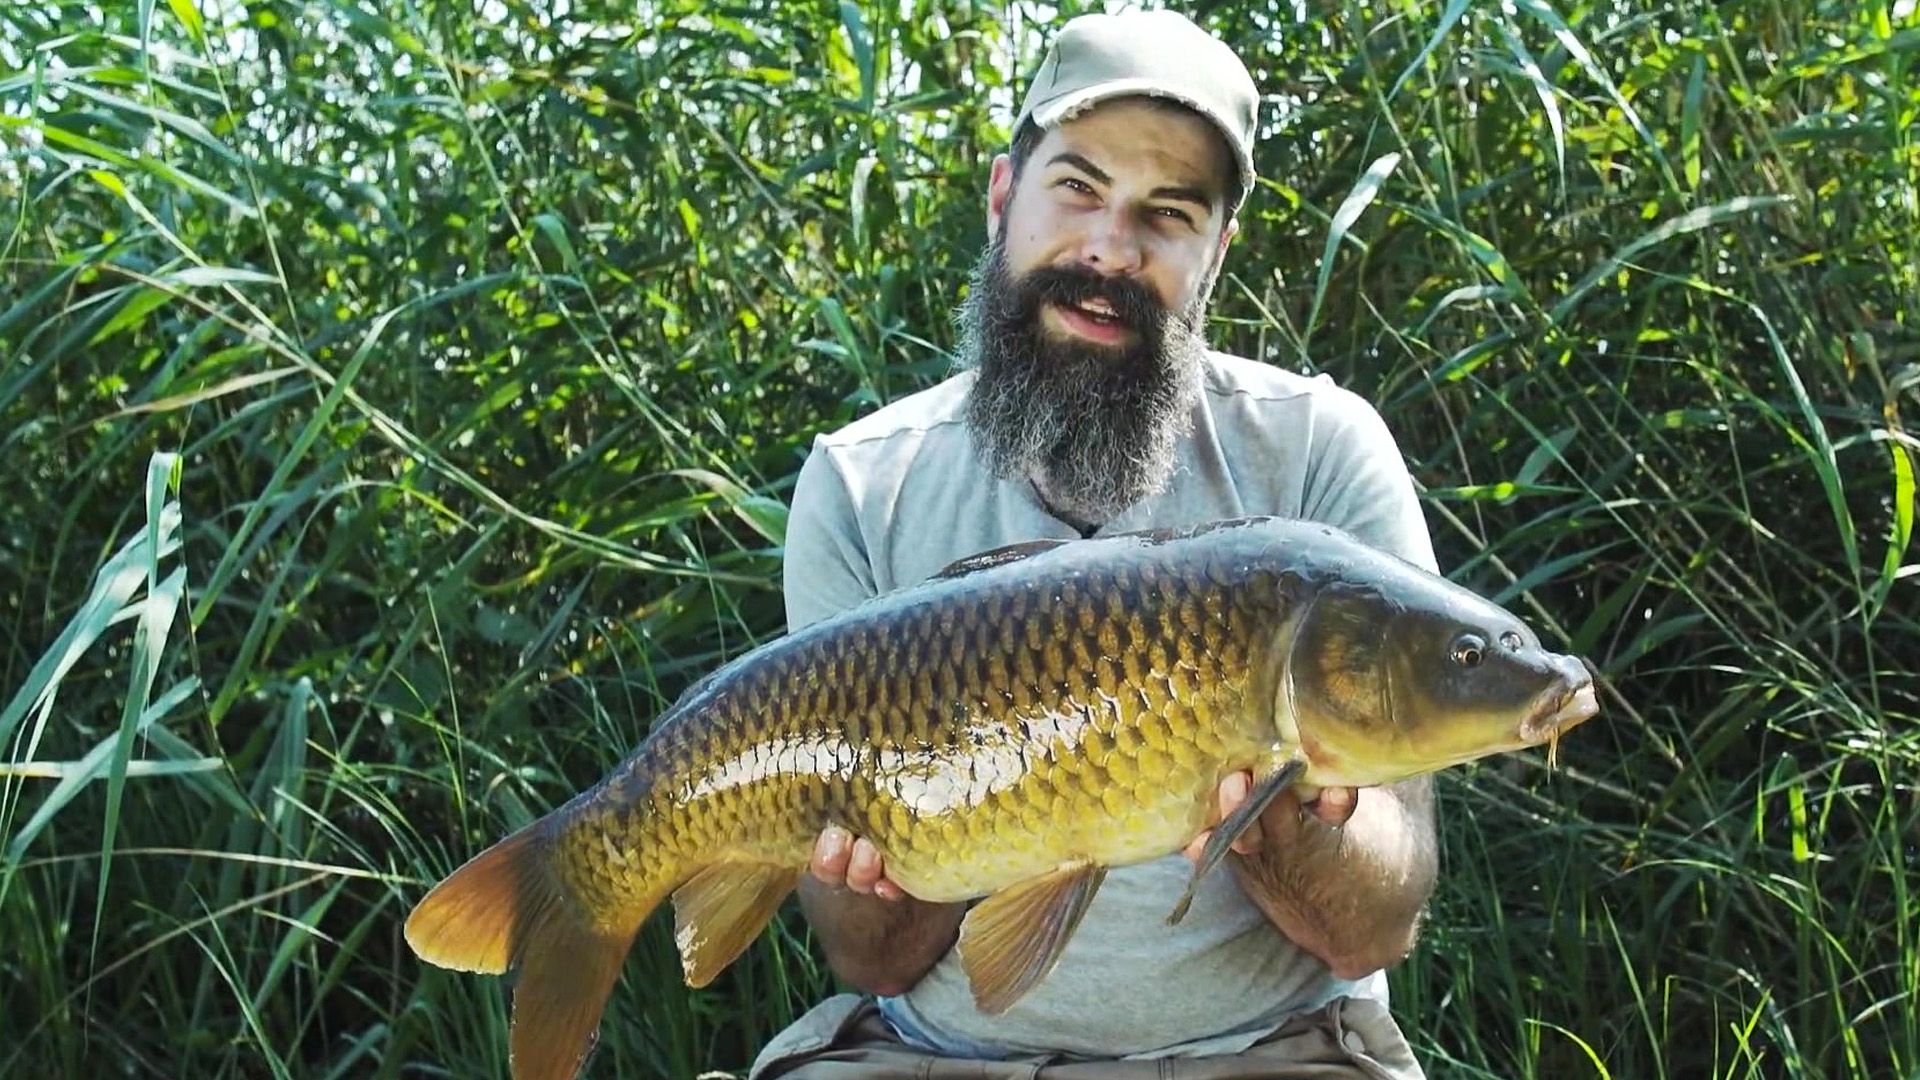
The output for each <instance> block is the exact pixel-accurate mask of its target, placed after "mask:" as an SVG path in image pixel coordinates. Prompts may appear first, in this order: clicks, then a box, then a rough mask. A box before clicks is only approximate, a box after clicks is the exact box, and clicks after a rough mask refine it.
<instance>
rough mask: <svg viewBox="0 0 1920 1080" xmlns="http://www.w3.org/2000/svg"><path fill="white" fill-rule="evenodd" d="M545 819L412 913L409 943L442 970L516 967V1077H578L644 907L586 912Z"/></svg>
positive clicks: (453, 878) (472, 864)
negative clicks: (616, 922)
mask: <svg viewBox="0 0 1920 1080" xmlns="http://www.w3.org/2000/svg"><path fill="white" fill-rule="evenodd" d="M545 820H546V819H542V821H540V822H536V823H534V824H533V825H530V826H528V827H526V828H524V829H522V830H520V831H519V832H517V833H515V834H513V835H512V836H509V837H507V838H506V839H504V840H502V841H500V842H499V843H497V844H495V845H493V846H492V847H490V848H488V849H487V850H485V851H483V852H481V853H480V854H478V855H476V856H474V857H473V858H472V859H470V860H468V862H467V863H466V864H465V865H464V866H462V867H460V869H458V870H455V871H454V872H453V873H452V874H450V875H448V877H447V879H446V880H445V881H442V882H441V883H440V884H438V885H436V886H434V888H433V890H432V891H430V892H429V893H427V895H426V897H425V898H424V899H422V900H421V901H420V903H419V904H417V905H415V907H414V909H413V911H412V913H411V914H409V915H408V916H407V924H406V936H407V944H408V945H410V946H412V948H413V951H414V952H415V953H417V954H418V955H419V956H420V958H421V959H423V960H425V961H427V962H428V963H431V964H435V965H438V966H440V967H446V968H453V969H455V970H458V971H476V972H482V973H486V974H501V973H504V972H509V971H511V972H512V973H513V1030H512V1034H511V1036H510V1039H509V1046H510V1051H511V1055H512V1064H513V1075H514V1078H515V1080H571V1078H572V1077H574V1076H576V1075H578V1073H579V1071H580V1067H581V1065H583V1064H584V1063H585V1062H586V1059H587V1055H588V1054H589V1053H590V1052H591V1051H592V1050H593V1045H594V1043H595V1041H596V1039H597V1033H598V1029H599V1026H600V1014H601V1012H602V1011H604V1010H605V1008H606V1005H607V996H608V995H609V994H610V993H612V991H613V984H614V981H615V980H616V979H618V978H619V976H620V967H621V965H622V964H623V963H624V962H625V961H626V958H627V951H628V949H629V948H631V947H632V945H633V937H634V932H635V931H636V930H638V929H639V926H640V921H641V919H643V918H644V917H645V912H641V913H639V915H637V916H636V917H634V918H632V920H631V923H630V925H627V926H624V927H608V926H600V925H595V924H593V923H591V922H589V921H588V920H587V919H585V918H583V917H582V915H581V912H580V910H579V908H578V907H577V906H576V905H575V904H574V903H573V901H572V900H571V899H570V898H569V897H567V896H566V895H565V894H564V893H563V892H562V891H561V890H562V887H561V885H560V883H559V882H558V880H557V879H556V878H555V877H554V875H553V873H552V870H551V867H550V866H549V863H548V851H549V848H548V842H547V835H548V834H547V830H546V829H545V828H543V825H544V823H545Z"/></svg>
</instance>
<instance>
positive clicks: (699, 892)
mask: <svg viewBox="0 0 1920 1080" xmlns="http://www.w3.org/2000/svg"><path fill="white" fill-rule="evenodd" d="M799 880H800V871H799V870H798V869H797V868H795V867H791V866H774V865H771V864H749V863H737V862H735V863H715V864H714V865H712V866H709V867H707V868H706V869H705V870H702V871H700V872H699V873H697V874H695V875H694V876H693V877H692V878H690V879H688V881H687V883H686V884H685V885H682V886H680V888H679V890H678V891H676V892H675V893H674V894H673V939H674V941H675V942H677V943H678V944H679V946H680V965H681V967H682V969H683V970H685V972H686V976H687V985H688V986H691V987H694V988H696V989H698V988H699V987H702V986H705V985H707V984H708V983H710V982H712V981H713V979H714V976H716V975H718V974H720V973H721V972H722V971H724V970H726V967H727V965H728V964H731V963H733V962H734V960H735V959H737V958H738V957H739V956H740V954H741V953H742V952H745V951H746V948H747V946H749V945H751V944H753V939H754V938H757V937H759V936H760V931H761V930H762V929H764V928H765V927H766V925H767V921H768V920H769V919H771V918H773V913H774V912H775V911H777V910H779V907H780V902H781V901H783V900H785V899H786V898H787V894H788V893H790V892H792V891H793V887H794V885H795V884H796V883H798V882H799Z"/></svg>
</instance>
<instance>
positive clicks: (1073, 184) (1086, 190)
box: [1060, 176, 1093, 195]
mask: <svg viewBox="0 0 1920 1080" xmlns="http://www.w3.org/2000/svg"><path fill="white" fill-rule="evenodd" d="M1060 184H1061V186H1062V187H1068V188H1072V189H1073V190H1075V191H1078V192H1080V193H1081V194H1083V195H1091V194H1093V188H1092V187H1090V186H1089V185H1088V184H1087V182H1086V181H1085V180H1076V179H1074V178H1073V177H1071V176H1069V177H1067V178H1066V179H1064V180H1062V181H1060Z"/></svg>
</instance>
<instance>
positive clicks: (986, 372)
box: [961, 98, 1232, 524]
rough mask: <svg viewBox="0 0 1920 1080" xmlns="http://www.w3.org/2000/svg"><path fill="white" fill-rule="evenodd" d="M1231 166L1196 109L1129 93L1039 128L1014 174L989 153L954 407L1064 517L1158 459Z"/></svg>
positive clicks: (1125, 497) (1185, 393)
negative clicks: (967, 372)
mask: <svg viewBox="0 0 1920 1080" xmlns="http://www.w3.org/2000/svg"><path fill="white" fill-rule="evenodd" d="M1231 175H1232V162H1231V159H1230V158H1229V157H1228V156H1227V150H1226V148H1225V146H1224V145H1223V144H1222V143H1221V141H1220V140H1219V138H1218V137H1217V136H1216V135H1215V134H1214V129H1213V127H1212V126H1211V125H1210V124H1208V123H1207V121H1205V120H1204V119H1202V118H1200V117H1199V116H1197V115H1194V114H1192V113H1190V112H1186V111H1185V110H1180V109H1173V108H1168V107H1166V106H1164V105H1158V106H1156V105H1155V104H1152V103H1149V102H1148V101H1146V100H1144V99H1139V98H1124V99H1119V100H1116V101H1111V102H1107V103H1105V104H1102V105H1099V106H1097V107H1095V108H1094V109H1092V110H1090V111H1089V112H1086V113H1083V114H1081V116H1079V117H1078V118H1076V119H1073V120H1070V121H1067V122H1066V123H1064V124H1062V125H1061V126H1060V127H1059V128H1058V129H1056V130H1054V131H1051V132H1048V133H1047V134H1046V135H1045V137H1044V138H1042V139H1041V140H1040V142H1039V143H1038V144H1037V145H1036V146H1035V148H1034V150H1033V151H1032V153H1031V155H1030V156H1029V157H1028V159H1027V160H1026V162H1025V164H1024V166H1023V168H1022V170H1021V174H1020V176H1019V177H1018V178H1017V179H1016V178H1015V177H1014V176H1013V170H1012V166H1011V163H1010V161H1009V160H1008V159H1007V158H1006V157H1004V156H1002V157H1001V158H1000V159H999V160H997V161H995V162H994V169H993V180H992V183H991V184H990V187H989V192H988V227H989V231H990V243H989V245H988V248H987V250H986V252H985V253H984V254H983V256H982V258H981V260H980V262H979V264H978V265H977V266H976V267H975V269H974V276H973V282H972V290H971V292H970V293H969V294H968V298H967V301H966V305H965V307H964V308H963V310H962V312H961V316H962V318H961V333H962V342H961V345H962V349H963V357H964V359H965V361H966V362H967V363H969V364H971V365H973V366H975V367H977V368H978V370H979V378H978V379H977V381H976V382H975V384H974V386H973V389H972V391H971V393H970V395H969V398H968V403H967V423H968V426H969V428H970V429H971V431H972V433H973V436H974V439H975V442H976V444H977V446H978V447H979V449H980V452H981V454H982V456H983V457H984V459H985V460H986V462H987V463H988V464H989V465H990V466H991V467H992V468H993V470H994V471H995V473H997V474H998V475H1000V476H1003V477H1006V478H1009V479H1016V480H1032V481H1033V482H1034V484H1035V485H1036V486H1037V487H1038V489H1039V491H1040V493H1041V495H1042V496H1043V497H1044V498H1045V499H1046V501H1047V503H1048V505H1049V506H1051V507H1052V508H1053V509H1054V511H1055V512H1056V513H1058V514H1060V515H1061V516H1063V517H1066V518H1068V519H1069V520H1071V521H1074V522H1076V523H1079V524H1095V523H1104V522H1106V521H1109V520H1111V519H1112V518H1113V517H1114V516H1116V515H1117V514H1119V513H1120V512H1121V511H1123V510H1125V509H1126V508H1127V507H1129V506H1131V505H1133V504H1134V503H1136V502H1139V501H1140V500H1141V499H1143V498H1145V497H1147V496H1149V495H1152V494H1155V493H1157V492H1159V491H1160V490H1161V489H1162V488H1164V487H1165V485H1166V483H1167V481H1168V479H1169V478H1170V476H1171V474H1172V470H1173V461H1174V457H1175V452H1176V449H1177V446H1178V442H1179V439H1180V438H1181V436H1182V435H1184V434H1185V433H1186V432H1187V430H1188V425H1189V422H1190V420H1191V416H1192V408H1193V402H1194V400H1195V398H1196V396H1197V395H1198V393H1199V372H1200V366H1201V363H1202V359H1203V357H1204V355H1205V352H1206V343H1205V340H1204V337H1203V335H1202V333H1201V329H1202V325H1203V322H1204V312H1205V307H1206V303H1207V299H1208V295H1209V293H1210V292H1211V290H1212V286H1213V280H1214V275H1215V273H1216V272H1217V271H1218V269H1219V265H1220V259H1221V257H1222V256H1223V255H1224V253H1225V251H1226V247H1227V243H1228V242H1229V240H1230V238H1231V236H1232V226H1231V225H1228V224H1226V223H1225V221H1226V199H1227V197H1228V196H1227V193H1226V190H1225V187H1226V183H1227V179H1228V178H1229V177H1230V176H1231Z"/></svg>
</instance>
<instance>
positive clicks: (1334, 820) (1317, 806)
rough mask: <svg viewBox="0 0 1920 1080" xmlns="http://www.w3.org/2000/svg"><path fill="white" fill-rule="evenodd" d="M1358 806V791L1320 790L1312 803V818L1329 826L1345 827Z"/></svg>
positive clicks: (1344, 789) (1332, 788) (1348, 788)
mask: <svg viewBox="0 0 1920 1080" xmlns="http://www.w3.org/2000/svg"><path fill="white" fill-rule="evenodd" d="M1359 805H1360V790H1359V789H1358V788H1350V787H1330V788H1322V789H1321V791H1320V797H1319V798H1317V799H1315V800H1314V801H1313V816H1315V817H1317V818H1319V819H1320V820H1321V821H1324V822H1326V823H1327V824H1329V825H1345V824H1346V823H1347V819H1348V818H1350V817H1352V816H1353V811H1354V808H1355V807H1357V806H1359Z"/></svg>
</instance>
